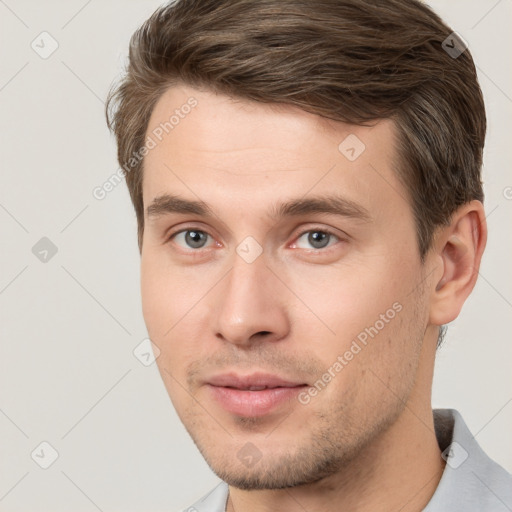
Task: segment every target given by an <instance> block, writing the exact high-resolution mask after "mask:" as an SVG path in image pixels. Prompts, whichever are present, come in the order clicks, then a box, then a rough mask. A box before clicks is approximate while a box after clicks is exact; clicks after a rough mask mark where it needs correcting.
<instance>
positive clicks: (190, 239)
mask: <svg viewBox="0 0 512 512" xmlns="http://www.w3.org/2000/svg"><path fill="white" fill-rule="evenodd" d="M209 236H210V235H209V234H208V233H205V232H204V231H201V230H199V229H184V230H182V231H178V232H177V233H174V234H173V235H171V236H170V237H169V241H170V240H174V241H175V242H176V243H177V244H178V245H179V246H180V247H182V248H184V249H202V248H203V247H204V246H205V243H206V240H207V238H208V237H209ZM180 242H181V243H180Z"/></svg>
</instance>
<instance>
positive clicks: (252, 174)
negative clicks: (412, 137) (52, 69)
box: [141, 86, 434, 489]
mask: <svg viewBox="0 0 512 512" xmlns="http://www.w3.org/2000/svg"><path fill="white" fill-rule="evenodd" d="M190 97H193V98H195V100H197V105H195V106H194V107H193V108H186V107H185V108H182V106H183V105H185V104H187V101H188V100H189V98H190ZM190 104H191V103H190V102H189V105H190ZM176 109H178V110H179V113H178V114H179V115H178V114H175V110H176ZM180 109H181V110H180ZM184 112H188V113H187V114H184ZM173 114H175V118H174V119H173V124H172V129H169V125H167V130H168V131H169V133H168V134H165V131H164V136H163V137H162V136H161V132H162V129H161V128H160V130H159V131H158V130H157V132H154V130H155V128H158V126H159V125H160V123H165V122H166V121H167V122H168V121H169V118H170V116H172V115H173ZM176 115H178V117H179V121H178V122H176V119H177V117H176ZM154 133H159V134H160V135H159V138H161V139H162V140H161V141H158V137H155V136H154ZM147 135H148V136H151V137H152V138H153V139H154V140H155V142H157V145H156V147H154V148H153V149H151V150H150V151H149V153H148V154H147V155H146V157H145V171H144V172H145V174H144V180H143V199H144V206H145V208H146V209H147V208H148V206H150V205H151V204H152V203H153V201H154V200H155V198H157V197H160V196H163V195H165V194H169V195H173V196H178V197H179V198H180V199H182V200H186V201H202V202H204V203H207V205H208V207H209V209H210V210H211V213H209V214H207V215H202V214H198V213H197V212H192V211H191V210H189V211H186V210H185V211H181V212H176V211H168V212H167V213H164V212H162V209H164V210H165V208H160V209H159V210H158V211H159V212H160V215H157V209H156V208H153V209H152V211H153V213H152V215H147V214H146V216H145V229H144V237H143V248H142V269H141V276H142V301H143V314H144V318H145V322H146V326H147V328H148V333H149V336H150V338H151V340H152V341H153V342H154V343H155V344H156V345H157V346H158V347H159V350H160V356H159V357H158V359H157V364H158V368H159V370H160V373H161V376H162V378H163V381H164V383H165V386H166V388H167V391H168V393H169V396H170V398H171V400H172V402H173V404H174V406H175V408H176V411H177V413H178V415H179V417H180V418H181V420H182V422H183V424H184V425H185V427H186V429H187V430H188V432H189V434H190V435H191V437H192V439H193V440H194V442H195V443H196V445H197V446H198V448H199V450H200V451H201V453H202V455H203V456H204V458H205V459H206V461H207V462H208V464H209V465H210V466H211V468H212V469H213V470H214V471H215V472H216V474H217V475H218V476H219V477H220V478H222V479H223V480H225V481H226V482H228V483H229V484H231V485H234V486H237V487H241V488H246V489H251V488H282V487H289V486H294V485H300V484H304V483H311V482H314V481H317V480H319V479H320V478H323V477H326V476H328V475H330V474H333V473H334V472H336V471H338V470H339V469H340V468H341V467H343V465H344V464H347V463H348V461H350V460H351V459H352V458H353V457H354V456H355V455H356V454H358V453H361V450H363V449H364V448H365V447H367V446H370V445H371V444H372V443H375V442H376V441H377V440H378V439H379V435H380V434H382V433H383V432H384V431H386V429H387V428H388V427H389V426H390V425H392V424H393V423H394V422H395V420H396V419H397V418H398V417H399V416H400V414H401V412H402V411H403V410H404V407H405V405H404V404H405V403H407V401H408V400H409V398H410V397H411V396H415V395H416V391H417V389H416V387H415V386H416V384H415V380H416V377H417V375H418V372H419V371H420V370H419V369H420V368H421V363H422V357H420V355H421V348H422V343H423V339H424V335H425V332H426V329H427V326H428V307H429V304H428V297H427V291H426V289H427V288H428V286H425V283H426V282H428V281H425V278H427V277H428V275H427V274H428V273H427V270H426V267H427V265H425V267H424V266H423V265H422V264H421V262H420V258H419V253H418V248H417V243H416V234H415V225H414V218H413V214H412V211H411V208H410V205H409V202H408V200H406V198H407V194H406V192H405V189H404V188H403V186H402V185H401V184H400V182H399V181H398V179H397V177H396V175H395V172H394V170H393V168H392V162H393V159H394V158H395V157H396V154H395V148H394V138H393V137H394V131H393V125H392V123H391V122H389V121H381V122H379V123H377V124H375V125H374V126H373V127H356V126H351V125H345V124H342V123H334V122H332V123H327V122H325V120H321V119H320V118H319V117H317V116H314V115H311V114H307V113H305V112H303V111H300V110H298V109H295V108H290V107H287V108H281V109H279V110H276V109H275V108H274V109H272V108H271V107H269V106H267V105H263V104H254V103H249V102H245V101H233V100H232V99H230V98H228V97H227V96H223V95H215V94H213V93H210V92H201V91H198V90H196V89H192V88H188V87H184V86H183V87H175V88H171V89H169V90H168V91H167V92H166V93H165V94H164V95H163V96H162V98H161V99H160V101H159V102H158V103H157V105H156V106H155V109H154V111H153V114H152V117H151V120H150V122H149V126H148V131H147ZM348 136H350V138H349V139H347V140H345V139H346V138H347V137H348ZM355 137H357V139H356V138H355ZM358 139H359V141H362V142H363V143H364V145H365V148H363V146H362V145H361V144H360V142H359V141H358ZM343 141H345V142H343ZM342 142H343V144H341V143H342ZM340 144H341V146H340ZM363 149H364V150H363ZM361 151H362V152H361ZM334 196H336V197H338V198H341V200H342V201H344V202H343V204H342V203H338V207H339V214H336V212H335V211H333V212H330V213H326V212H323V211H315V210H314V209H313V210H312V209H311V208H309V210H308V209H302V210H301V209H300V208H299V207H297V206H296V207H295V208H292V209H289V208H288V211H286V212H284V213H285V214H284V215H282V216H279V215H273V214H275V213H278V212H279V207H280V205H281V204H284V203H288V202H292V201H298V200H302V201H303V202H304V201H307V200H309V199H311V198H315V199H326V198H328V197H334ZM161 204H162V202H160V205H161ZM175 204H176V203H175ZM306 205H307V203H306ZM281 213H283V212H281ZM429 332H430V331H429ZM433 342H434V341H433ZM262 373H263V374H271V375H273V376H276V377H279V378H281V379H282V380H284V381H287V382H288V386H291V385H302V386H301V387H293V388H292V387H286V388H285V387H279V389H274V390H273V391H269V390H266V391H265V390H262V391H258V390H252V391H250V390H245V391H243V390H240V389H231V388H229V387H228V385H229V382H227V383H226V382H221V381H220V380H217V381H215V379H219V378H220V376H228V377H229V376H231V377H233V376H239V377H242V378H243V377H249V381H250V380H251V379H252V380H253V381H254V380H255V379H254V378H253V377H254V376H255V374H262ZM211 382H215V383H216V384H224V386H212V385H211V384H209V383H211ZM247 382H248V381H245V383H247ZM231 384H233V381H232V382H231ZM235 384H236V382H235ZM315 386H316V387H315ZM235 387H236V386H235ZM241 387H246V386H242V385H239V386H238V388H241ZM411 391H412V393H411Z"/></svg>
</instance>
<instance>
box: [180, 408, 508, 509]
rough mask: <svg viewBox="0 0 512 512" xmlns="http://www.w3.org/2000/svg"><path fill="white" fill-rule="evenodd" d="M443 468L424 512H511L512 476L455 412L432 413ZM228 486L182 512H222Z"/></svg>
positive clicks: (440, 411) (220, 488)
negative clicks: (486, 450) (444, 461)
mask: <svg viewBox="0 0 512 512" xmlns="http://www.w3.org/2000/svg"><path fill="white" fill-rule="evenodd" d="M433 412H434V427H435V431H436V436H437V442H438V443H439V448H440V449H441V451H442V452H443V455H442V456H443V459H445V460H446V465H445V468H444V471H443V475H442V477H441V480H440V481H439V485H438V486H437V489H436V491H435V493H434V495H433V496H432V498H431V499H430V501H429V502H428V504H427V506H426V507H425V508H424V509H423V511H424V512H457V511H460V512H472V511H474V512H477V511H478V512H507V511H508V512H512V475H511V474H510V473H508V472H507V471H505V469H503V468H502V467H501V466H500V465H499V464H497V463H496V462H494V461H493V460H491V459H490V458H489V457H488V456H487V455H486V454H485V452H484V451H483V450H482V449H481V448H480V446H479V445H478V443H477V442H476V440H475V438H474V437H473V435H472V434H471V432H470V431H469V429H468V427H467V426H466V423H465V422H464V420H463V419H462V416H461V415H460V413H459V412H458V411H456V410H455V409H434V411H433ZM227 498H228V484H226V483H225V482H220V483H219V484H218V485H217V487H215V488H214V489H212V490H211V491H210V492H209V493H208V494H207V495H206V496H204V497H203V498H201V499H200V500H199V501H197V502H196V503H194V505H192V506H191V507H188V508H186V509H184V511H183V512H225V510H226V503H227Z"/></svg>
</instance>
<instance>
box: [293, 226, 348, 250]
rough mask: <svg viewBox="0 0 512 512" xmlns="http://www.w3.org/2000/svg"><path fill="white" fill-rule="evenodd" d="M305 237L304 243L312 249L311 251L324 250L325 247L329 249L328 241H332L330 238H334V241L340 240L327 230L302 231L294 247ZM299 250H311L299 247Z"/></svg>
mask: <svg viewBox="0 0 512 512" xmlns="http://www.w3.org/2000/svg"><path fill="white" fill-rule="evenodd" d="M305 235H308V236H307V238H306V243H308V244H310V246H312V247H313V249H315V250H316V249H324V248H325V247H329V241H331V240H332V238H335V239H336V240H341V239H340V238H339V237H338V236H337V235H335V234H334V233H331V232H330V231H329V230H326V229H310V230H308V231H304V232H303V233H301V234H300V235H299V238H297V242H295V244H294V246H295V245H297V246H298V243H299V241H300V239H301V238H303V237H304V236H305ZM331 245H332V244H331ZM299 249H311V247H300V246H299Z"/></svg>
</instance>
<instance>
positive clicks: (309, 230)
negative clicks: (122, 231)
mask: <svg viewBox="0 0 512 512" xmlns="http://www.w3.org/2000/svg"><path fill="white" fill-rule="evenodd" d="M187 231H195V232H199V233H203V234H205V235H207V236H209V237H212V236H211V235H210V234H209V233H208V232H206V231H204V230H202V229H196V228H194V227H188V228H185V229H180V230H179V231H176V232H175V233H172V234H171V235H169V237H168V238H167V240H166V243H169V242H170V241H171V240H172V239H173V238H174V237H176V236H177V235H179V234H180V233H186V232H187ZM315 232H319V233H325V234H326V235H329V236H330V237H334V238H337V239H338V240H339V241H343V240H344V239H343V238H341V237H340V236H339V235H337V234H336V233H334V232H333V231H331V230H330V229H326V228H320V227H316V228H309V229H306V230H304V231H302V232H301V233H299V234H298V235H297V237H296V239H297V240H298V239H300V238H302V237H303V236H304V235H305V234H306V233H315ZM212 238H213V237H212ZM294 243H295V242H294ZM330 248H331V246H330V245H328V246H327V247H324V248H321V249H314V248H313V249H309V251H313V252H327V251H328V250H329V249H330ZM202 249H204V247H201V248H199V249H192V248H190V249H189V252H190V253H197V252H200V251H201V250H202ZM303 250H307V249H303Z"/></svg>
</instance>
